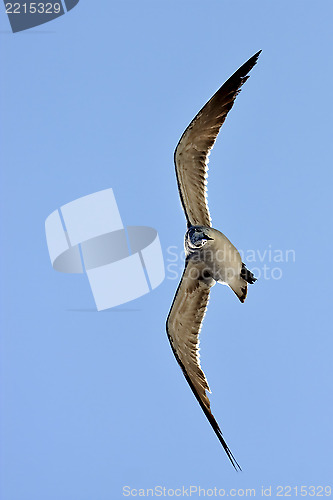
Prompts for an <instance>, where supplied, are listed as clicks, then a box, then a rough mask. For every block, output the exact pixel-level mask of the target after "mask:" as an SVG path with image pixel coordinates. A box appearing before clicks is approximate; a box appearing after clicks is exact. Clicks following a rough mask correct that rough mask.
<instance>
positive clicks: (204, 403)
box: [167, 52, 260, 469]
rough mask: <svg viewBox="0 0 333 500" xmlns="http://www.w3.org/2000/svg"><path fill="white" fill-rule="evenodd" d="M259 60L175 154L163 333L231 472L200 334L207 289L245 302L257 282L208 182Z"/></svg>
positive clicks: (230, 84)
mask: <svg viewBox="0 0 333 500" xmlns="http://www.w3.org/2000/svg"><path fill="white" fill-rule="evenodd" d="M259 54H260V52H258V53H257V54H255V55H254V56H253V57H251V58H250V59H249V60H248V61H247V62H246V63H245V64H243V66H241V67H240V68H239V69H238V70H237V71H236V72H235V73H234V74H233V75H232V76H231V77H230V78H229V80H227V81H226V83H224V85H222V87H221V88H220V89H219V90H218V91H217V92H216V93H215V94H214V95H213V97H212V98H211V99H210V100H209V101H208V102H207V103H206V104H205V106H204V107H203V108H202V109H201V111H199V113H198V114H197V115H196V117H195V118H194V119H193V120H192V122H191V123H190V125H189V126H188V127H187V129H186V130H185V132H184V133H183V135H182V137H181V139H180V141H179V143H178V146H177V148H176V151H175V166H176V177H177V183H178V190H179V195H180V200H181V203H182V207H183V209H184V212H185V216H186V221H187V231H186V234H185V254H186V261H185V269H184V272H183V275H182V278H181V281H180V283H179V286H178V289H177V291H176V295H175V297H174V300H173V303H172V306H171V309H170V312H169V315H168V319H167V333H168V338H169V341H170V344H171V347H172V350H173V353H174V355H175V357H176V359H177V361H178V363H179V365H180V367H181V368H182V371H183V373H184V375H185V378H186V380H187V382H188V383H189V385H190V387H191V389H192V391H193V393H194V395H195V397H196V398H197V400H198V402H199V404H200V406H201V408H202V410H203V412H204V413H205V415H206V417H207V419H208V420H209V422H210V424H211V426H212V427H213V429H214V431H215V433H216V435H217V437H218V439H219V441H220V442H221V444H222V446H223V448H224V450H225V451H226V453H227V455H228V457H229V459H230V461H231V463H232V465H233V466H234V468H235V469H240V466H239V465H238V463H237V461H236V460H235V458H234V456H233V455H232V453H231V451H230V449H229V447H228V445H227V443H226V442H225V440H224V438H223V436H222V432H221V429H220V427H219V425H218V423H217V422H216V420H215V418H214V416H213V414H212V412H211V410H210V402H209V399H208V396H207V394H206V390H207V391H209V392H210V390H209V386H208V382H207V379H206V377H205V374H204V373H203V371H202V369H201V365H200V356H199V333H200V330H201V326H202V322H203V318H204V315H205V312H206V309H207V305H208V300H209V293H210V289H211V287H212V286H213V285H214V284H215V283H216V282H218V283H223V284H226V285H228V286H229V287H230V288H231V289H232V290H233V291H234V292H235V294H236V295H237V297H238V298H239V300H240V301H241V302H244V301H245V298H246V295H247V284H248V283H251V284H252V283H254V282H255V281H256V279H255V278H254V276H253V274H252V273H251V271H249V270H248V269H246V266H245V264H244V263H243V262H242V258H241V256H240V254H239V252H238V250H237V249H236V247H235V246H234V245H233V244H232V243H231V242H230V241H229V240H228V238H227V237H226V236H225V235H224V234H222V233H221V232H220V231H218V230H217V229H214V228H213V227H212V226H211V218H210V214H209V209H208V204H207V189H206V184H207V181H206V179H207V171H208V156H209V153H210V150H211V148H212V147H213V145H214V143H215V140H216V137H217V135H218V133H219V130H220V128H221V126H222V124H223V122H224V120H225V118H226V116H227V114H228V112H229V111H230V109H231V108H232V106H233V104H234V101H235V99H236V96H237V94H238V93H239V91H240V88H241V86H242V85H243V83H244V82H245V81H246V80H247V78H248V76H247V73H248V72H249V71H250V70H251V69H252V67H253V66H254V65H255V64H256V62H257V59H258V57H259Z"/></svg>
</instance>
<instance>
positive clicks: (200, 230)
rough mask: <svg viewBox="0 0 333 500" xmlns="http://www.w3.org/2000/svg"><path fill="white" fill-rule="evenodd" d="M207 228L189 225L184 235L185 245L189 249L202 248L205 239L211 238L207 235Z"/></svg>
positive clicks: (205, 241)
mask: <svg viewBox="0 0 333 500" xmlns="http://www.w3.org/2000/svg"><path fill="white" fill-rule="evenodd" d="M209 230H210V228H209V227H205V226H191V227H190V228H189V229H188V230H187V232H186V235H185V246H187V247H188V249H189V250H197V249H199V248H202V247H203V246H204V245H205V244H206V243H207V241H209V240H213V238H212V237H211V236H210V235H209V232H210V231H209Z"/></svg>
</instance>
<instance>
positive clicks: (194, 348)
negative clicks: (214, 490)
mask: <svg viewBox="0 0 333 500" xmlns="http://www.w3.org/2000/svg"><path fill="white" fill-rule="evenodd" d="M203 271H204V263H202V262H200V261H197V260H195V259H193V258H192V259H191V258H189V259H187V261H186V266H185V270H184V273H183V276H182V279H181V281H180V283H179V286H178V289H177V292H176V295H175V298H174V300H173V303H172V306H171V309H170V312H169V316H168V319H167V325H166V328H167V334H168V338H169V341H170V344H171V348H172V350H173V353H174V355H175V357H176V359H177V361H178V363H179V365H180V367H181V369H182V370H183V373H184V375H185V378H186V380H187V382H188V384H189V385H190V387H191V389H192V391H193V393H194V395H195V397H196V398H197V400H198V402H199V404H200V406H201V408H202V410H203V412H204V413H205V415H206V417H207V419H208V421H209V423H210V424H211V426H212V428H213V429H214V432H215V434H216V435H217V437H218V439H219V441H220V442H221V444H222V446H223V448H224V450H225V451H226V453H227V455H228V457H229V459H230V461H231V463H232V465H233V466H234V468H235V469H236V470H237V469H239V470H240V466H239V465H238V463H237V461H236V460H235V458H234V456H233V454H232V453H231V451H230V449H229V447H228V445H227V443H226V442H225V440H224V438H223V436H222V432H221V429H220V427H219V425H218V423H217V422H216V420H215V418H214V416H213V414H212V412H211V410H210V402H209V399H208V396H207V394H206V390H207V391H209V392H210V389H209V386H208V382H207V379H206V376H205V374H204V372H203V371H202V369H201V366H200V355H199V333H200V330H201V325H202V321H203V319H204V316H205V313H206V309H207V304H208V300H209V292H210V288H211V285H210V284H208V282H207V281H205V280H204V278H203Z"/></svg>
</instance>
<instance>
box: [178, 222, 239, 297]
mask: <svg viewBox="0 0 333 500" xmlns="http://www.w3.org/2000/svg"><path fill="white" fill-rule="evenodd" d="M201 235H202V237H201ZM185 254H186V257H187V258H191V259H196V260H198V261H202V262H204V263H205V271H206V275H207V277H210V278H212V279H213V284H215V282H218V283H222V284H223V285H228V286H229V287H230V288H231V289H232V290H233V291H234V292H235V294H236V295H237V296H238V297H239V299H240V300H241V302H244V300H245V298H246V291H247V282H246V280H245V279H244V277H243V276H242V269H243V268H244V264H243V262H242V258H241V256H240V254H239V252H238V250H237V248H236V247H235V246H234V245H233V244H232V243H231V241H229V240H228V238H227V237H226V236H225V235H224V234H223V233H221V232H220V231H218V230H217V229H214V228H212V227H207V226H190V228H189V229H188V230H187V232H186V234H185Z"/></svg>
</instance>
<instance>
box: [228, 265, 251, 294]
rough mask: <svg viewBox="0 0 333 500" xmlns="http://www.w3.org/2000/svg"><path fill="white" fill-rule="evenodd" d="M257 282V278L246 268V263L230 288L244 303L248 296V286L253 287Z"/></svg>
mask: <svg viewBox="0 0 333 500" xmlns="http://www.w3.org/2000/svg"><path fill="white" fill-rule="evenodd" d="M256 281H257V278H255V277H254V274H253V273H252V272H251V271H249V270H248V269H247V268H246V266H245V264H244V263H242V269H241V272H240V275H239V276H237V277H235V279H234V280H233V281H232V282H231V283H230V285H229V286H230V288H231V290H233V292H235V294H236V295H237V297H238V298H239V300H240V301H241V302H244V301H245V299H246V295H247V284H248V283H249V284H250V285H253V283H255V282H256Z"/></svg>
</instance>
